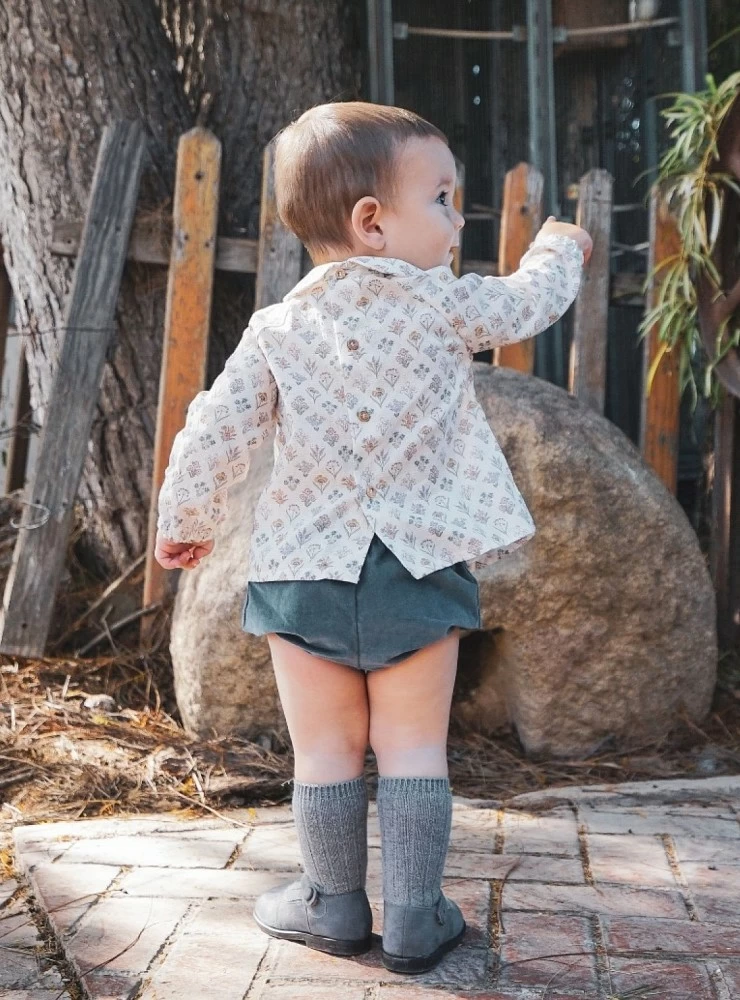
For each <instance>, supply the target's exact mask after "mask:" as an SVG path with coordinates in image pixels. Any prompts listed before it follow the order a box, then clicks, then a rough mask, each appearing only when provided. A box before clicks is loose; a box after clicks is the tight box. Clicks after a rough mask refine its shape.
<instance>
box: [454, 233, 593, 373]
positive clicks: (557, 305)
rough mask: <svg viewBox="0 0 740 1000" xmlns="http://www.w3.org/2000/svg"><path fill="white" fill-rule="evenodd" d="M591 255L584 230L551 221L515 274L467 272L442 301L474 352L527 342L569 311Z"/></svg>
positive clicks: (588, 239) (538, 236)
mask: <svg viewBox="0 0 740 1000" xmlns="http://www.w3.org/2000/svg"><path fill="white" fill-rule="evenodd" d="M590 254H591V238H590V237H589V235H588V233H586V231H585V230H583V229H580V228H579V227H578V226H572V225H569V224H568V223H562V222H556V221H555V220H554V219H548V221H547V222H546V223H545V225H544V226H543V227H542V229H541V230H540V231H539V233H538V234H537V237H536V239H535V240H534V242H533V244H532V246H531V247H530V248H529V250H528V251H527V253H525V254H524V256H523V257H522V260H521V263H520V265H519V269H518V270H517V271H515V272H514V274H511V275H508V276H507V277H504V278H500V277H493V276H488V277H482V276H481V275H479V274H465V275H463V276H462V277H461V278H457V279H453V280H452V281H448V283H447V286H446V288H445V294H444V295H443V297H441V299H440V300H439V301H440V304H441V306H442V309H443V311H444V313H445V315H446V316H447V319H448V320H449V321H450V322H451V323H452V324H453V325H454V326H455V327H456V328H457V329H458V331H459V333H460V335H461V337H462V338H463V340H464V341H465V343H466V344H467V346H468V349H469V350H470V353H471V354H476V353H477V352H478V351H487V350H490V349H491V348H494V347H501V346H503V345H505V344H515V343H517V342H518V341H520V340H528V339H529V338H530V337H534V336H536V335H537V334H538V333H542V331H543V330H546V329H547V328H548V327H549V326H552V324H553V323H555V322H556V321H557V320H558V319H560V317H561V316H562V315H563V313H564V312H565V311H566V309H568V307H569V306H570V304H571V303H572V302H573V300H574V299H575V297H576V294H577V293H578V289H579V287H580V282H581V272H582V269H583V264H584V262H585V261H587V260H588V258H589V256H590Z"/></svg>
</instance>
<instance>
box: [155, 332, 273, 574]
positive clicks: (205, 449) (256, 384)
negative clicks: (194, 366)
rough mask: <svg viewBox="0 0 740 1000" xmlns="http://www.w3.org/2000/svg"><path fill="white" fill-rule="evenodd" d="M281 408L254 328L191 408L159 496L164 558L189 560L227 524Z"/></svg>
mask: <svg viewBox="0 0 740 1000" xmlns="http://www.w3.org/2000/svg"><path fill="white" fill-rule="evenodd" d="M276 402H277V385H276V383H275V379H274V377H273V374H272V371H271V370H270V367H269V365H268V363H267V358H266V357H265V355H264V352H263V351H262V349H261V347H260V346H259V344H258V343H257V337H256V334H255V331H254V329H253V328H252V327H251V326H248V327H247V329H246V330H245V331H244V333H243V335H242V339H241V341H240V342H239V344H238V346H237V348H236V350H235V351H234V352H233V354H232V355H231V356H230V357H229V359H228V360H227V362H226V364H225V366H224V370H223V371H222V372H221V374H220V375H219V376H218V378H217V379H216V380H215V382H214V383H213V385H212V386H211V388H210V389H208V390H207V391H204V392H199V393H198V395H197V396H196V397H195V398H194V399H193V401H192V402H191V403H190V406H189V407H188V412H187V418H186V421H185V426H184V427H183V428H182V430H180V431H179V432H178V433H177V435H176V436H175V440H174V443H173V445H172V451H171V453H170V459H169V464H168V466H167V470H166V472H165V476H164V482H163V484H162V489H161V490H160V493H159V500H158V508H159V517H158V520H157V545H158V552H160V551H161V552H162V554H163V555H164V554H165V551H164V550H166V549H167V548H169V550H170V551H169V553H167V554H168V555H169V556H170V558H171V557H172V556H176V555H177V551H176V550H175V551H173V549H175V547H176V546H183V549H182V551H183V552H184V550H185V549H186V548H187V547H188V546H195V545H196V544H197V543H198V542H208V541H209V540H210V539H212V537H213V534H214V528H215V526H216V525H217V524H218V523H219V522H221V521H223V519H224V518H225V517H226V504H227V494H228V488H229V487H230V486H232V485H233V484H234V483H238V482H240V480H242V479H244V478H245V477H246V475H247V471H248V469H249V452H250V451H251V450H252V449H253V448H256V447H258V446H259V445H260V444H262V443H263V442H264V441H265V440H266V439H267V438H268V437H269V434H270V431H271V430H272V428H273V426H274V423H275V409H276ZM160 543H170V545H169V546H166V545H163V544H160ZM211 547H212V546H211ZM196 551H197V550H196ZM208 552H210V549H208V551H207V552H206V551H201V552H199V553H198V554H200V555H207V554H208ZM195 558H197V555H196V556H195ZM159 561H160V562H162V560H159ZM184 564H185V560H182V561H181V562H180V563H179V565H184ZM162 565H164V562H162ZM176 565H178V563H176ZM166 568H175V566H173V565H170V566H167V567H166Z"/></svg>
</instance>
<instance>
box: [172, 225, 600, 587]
mask: <svg viewBox="0 0 740 1000" xmlns="http://www.w3.org/2000/svg"><path fill="white" fill-rule="evenodd" d="M582 266H583V253H582V251H581V249H580V247H579V246H578V244H577V243H576V242H575V241H574V240H571V239H569V238H568V237H563V236H554V235H545V236H538V237H537V239H536V240H535V241H534V243H533V244H532V246H531V247H530V249H529V251H528V252H527V253H526V254H525V255H524V257H523V258H522V262H521V265H520V268H519V270H518V271H516V273H514V274H512V275H510V276H508V277H503V278H502V277H481V276H480V275H477V274H465V275H463V276H462V277H460V278H457V277H455V275H454V274H453V273H452V271H451V270H450V269H449V267H445V266H439V267H433V268H431V269H430V270H422V269H420V268H418V267H416V266H414V265H413V264H409V263H407V262H406V261H402V260H398V259H396V258H388V257H350V258H349V259H347V260H344V261H335V262H332V263H329V264H321V265H319V266H318V267H315V268H314V269H313V270H312V271H310V272H309V273H308V274H307V275H306V276H305V277H304V278H303V279H302V280H301V281H299V282H298V284H297V285H296V286H295V287H294V288H293V289H292V290H291V291H290V292H289V293H288V294H287V295H286V296H285V298H284V299H283V301H282V302H280V303H278V304H276V305H272V306H268V307H267V308H265V309H260V310H259V311H258V312H256V313H254V315H253V316H252V318H251V320H250V322H249V326H248V327H247V329H246V330H245V331H244V334H243V335H242V338H241V341H240V343H239V345H238V346H237V348H236V350H235V351H234V352H233V354H232V355H231V356H230V357H229V359H228V360H227V362H226V365H225V367H224V370H223V371H222V372H221V374H220V375H219V376H218V377H217V378H216V380H215V382H214V383H213V385H212V386H211V388H210V389H209V390H207V391H204V392H200V393H198V395H197V396H196V397H195V398H194V399H193V401H192V402H191V404H190V406H189V407H188V412H187V418H186V422H185V426H184V427H183V429H182V430H181V431H179V433H178V434H177V436H176V437H175V441H174V444H173V447H172V452H171V455H170V460H169V465H168V468H167V471H166V473H165V477H164V483H163V485H162V489H161V492H160V494H159V501H158V506H159V519H158V530H159V533H160V535H161V536H162V537H163V538H167V539H170V540H172V541H187V542H196V541H204V540H207V539H210V538H213V537H214V535H215V528H216V525H218V524H219V522H221V521H223V520H224V518H225V517H226V503H227V495H228V490H229V487H230V486H232V485H233V484H234V483H237V482H239V481H240V480H242V479H244V477H245V476H246V475H247V471H248V469H249V461H250V455H249V453H250V451H251V450H252V449H253V448H256V447H257V446H258V445H260V444H262V443H263V442H264V441H266V440H267V439H268V438H269V437H270V435H271V433H272V432H273V431H274V432H275V437H274V445H273V451H274V465H273V470H272V473H271V475H270V478H269V481H268V483H267V485H266V486H265V488H264V489H263V490H262V492H261V494H260V497H259V500H258V502H257V505H256V508H255V513H254V527H253V531H252V536H251V542H250V561H249V576H250V579H252V580H260V581H264V580H320V579H328V580H346V581H349V582H352V583H356V582H357V580H358V579H359V577H360V570H361V568H362V564H363V561H364V558H365V554H366V552H367V550H368V548H369V547H370V542H371V541H372V537H373V534H377V535H378V536H379V537H380V539H381V540H382V541H383V542H384V543H385V545H387V546H388V548H389V549H390V550H391V551H392V552H393V553H394V555H395V556H396V557H397V558H398V559H399V560H400V561H401V562H402V563H403V565H404V566H405V567H406V569H408V571H409V572H410V573H411V575H412V576H413V577H414V578H416V579H419V578H421V577H423V576H426V575H427V574H428V573H432V572H434V571H435V570H438V569H442V568H443V567H445V566H450V565H452V564H453V563H456V562H461V561H465V562H467V563H468V564H469V565H471V566H472V567H474V568H478V567H480V566H484V565H486V564H487V563H490V562H493V561H495V560H497V559H500V558H501V557H502V556H503V555H505V554H506V553H508V552H512V551H514V549H517V548H519V546H520V545H523V544H524V543H525V542H526V541H527V540H528V539H530V538H531V537H532V536H533V535H534V533H535V525H534V522H533V520H532V517H531V515H530V513H529V510H528V509H527V507H526V504H525V502H524V499H523V498H522V496H521V494H520V493H519V490H518V489H517V487H516V485H515V483H514V480H513V478H512V475H511V472H510V470H509V466H508V465H507V463H506V459H505V458H504V455H503V452H502V451H501V448H500V447H499V444H498V442H497V441H496V438H495V437H494V435H493V432H492V431H491V429H490V427H489V425H488V421H487V420H486V416H485V414H484V412H483V409H482V407H481V406H480V404H479V402H478V400H477V399H476V396H475V391H474V384H473V365H472V360H473V355H474V354H475V353H477V352H478V351H485V350H488V349H490V348H493V347H496V346H499V345H504V344H512V343H515V342H516V341H520V340H525V339H527V338H529V337H533V336H535V335H536V334H538V333H540V332H542V331H543V330H545V329H546V328H547V327H548V326H550V325H551V324H552V323H554V322H555V321H556V320H557V319H559V317H560V316H562V314H563V313H564V312H565V310H566V309H567V308H568V306H569V305H570V304H571V302H572V301H573V299H574V298H575V296H576V293H577V291H578V287H579V283H580V277H581V269H582Z"/></svg>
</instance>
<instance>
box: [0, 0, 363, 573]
mask: <svg viewBox="0 0 740 1000" xmlns="http://www.w3.org/2000/svg"><path fill="white" fill-rule="evenodd" d="M351 10H355V11H356V7H355V6H354V5H351V2H350V0H327V2H322V0H294V2H287V0H252V2H247V3H242V2H237V0H181V2H180V0H159V3H157V2H156V0H4V2H3V4H2V5H0V176H1V177H2V184H1V185H0V206H1V210H0V240H1V241H2V245H3V247H4V249H5V262H6V266H7V268H8V272H9V275H10V279H11V284H12V287H13V294H14V298H15V301H16V307H17V317H18V320H17V322H18V326H19V328H20V329H21V330H22V333H23V338H24V345H25V350H26V356H27V359H28V365H29V379H30V383H31V402H32V407H33V409H34V416H35V421H36V423H37V424H39V425H43V420H44V411H45V405H46V401H47V399H48V397H49V392H50V388H51V384H52V379H53V378H54V375H55V363H56V358H57V355H58V352H59V345H60V343H61V338H62V336H63V335H64V330H63V328H62V325H63V316H64V307H65V301H66V298H67V295H68V293H69V288H70V284H71V276H72V269H73V263H72V262H70V261H68V260H66V259H61V258H58V257H55V256H53V255H52V254H51V253H50V251H49V242H50V236H51V229H52V224H53V222H54V221H55V220H57V219H62V218H64V219H74V218H78V219H81V218H82V217H83V216H84V212H85V208H86V205H87V200H88V195H89V189H90V182H91V179H92V174H93V168H94V164H95V158H96V155H97V149H98V145H99V141H100V136H101V133H102V129H103V127H104V126H105V125H106V124H107V123H108V122H110V121H112V120H114V119H116V118H124V119H133V118H137V119H139V120H140V121H141V122H142V124H143V125H144V128H145V130H146V131H147V135H148V143H149V147H148V148H149V165H148V168H147V170H146V173H145V176H144V180H143V182H142V189H141V195H140V199H139V211H150V212H162V213H168V212H169V210H170V204H171V196H172V188H173V179H174V163H175V157H176V147H177V140H178V138H179V135H180V134H182V132H184V131H186V130H187V129H188V128H190V127H192V125H193V124H195V123H196V121H197V122H198V123H200V124H204V125H206V126H207V127H209V128H211V129H212V130H213V131H214V132H215V133H216V134H217V135H218V136H219V138H220V139H221V141H222V143H223V173H222V189H221V192H222V193H221V204H220V233H221V234H223V235H244V236H251V237H256V236H257V234H258V218H259V182H260V167H261V161H262V150H263V148H264V145H265V143H266V142H267V141H268V140H269V139H270V138H271V136H272V135H273V134H274V133H275V131H277V129H278V128H280V127H281V126H282V125H284V124H286V123H287V122H288V121H290V120H291V119H292V117H293V116H294V115H295V114H296V112H300V111H302V110H303V109H305V108H306V107H308V106H310V105H311V104H315V103H318V102H320V101H323V100H328V99H331V98H335V97H346V96H354V94H355V87H356V84H357V79H358V76H357V73H358V66H357V53H358V45H357V38H356V31H357V23H356V22H355V20H354V19H353V16H352V14H351V13H350V11H351ZM165 288H166V273H165V271H164V270H163V269H161V268H156V267H153V266H149V265H134V264H128V265H127V267H126V271H125V274H124V280H123V284H122V288H121V294H120V298H119V307H118V315H117V331H116V335H117V340H116V348H115V351H114V353H113V354H112V356H111V358H110V359H109V362H108V363H107V364H106V367H105V372H104V376H103V383H102V387H101V394H100V398H99V403H98V411H97V416H96V419H95V421H94V424H93V430H92V436H91V440H90V446H89V456H88V459H87V462H86V464H85V468H84V471H83V477H82V481H81V483H80V490H79V501H81V508H80V513H81V515H82V518H83V526H82V528H81V535H80V539H79V541H78V543H77V547H78V552H77V555H78V558H80V559H81V560H82V561H83V563H84V564H85V565H86V566H88V567H89V568H90V569H91V570H93V571H94V572H97V573H98V574H99V575H101V576H109V575H112V574H115V573H118V572H121V571H122V570H123V569H125V567H126V566H127V565H129V564H130V562H131V561H132V560H133V559H134V558H136V557H137V556H138V555H140V553H141V552H142V551H143V549H144V546H145V544H146V530H147V512H148V507H149V500H150V493H151V474H152V457H151V456H152V446H153V439H154V427H155V421H156V406H157V395H158V386H159V372H160V364H161V351H162V326H163V315H164V293H165ZM253 288H254V279H253V278H251V277H246V276H233V275H232V276H227V277H224V276H219V277H218V279H217V283H216V290H215V297H214V309H213V333H212V339H211V350H210V356H209V382H210V381H211V380H212V379H213V378H214V377H215V375H216V374H217V372H218V371H220V369H221V368H222V366H223V362H224V360H225V358H226V357H227V356H228V354H229V353H231V351H232V350H233V348H234V346H235V345H236V342H237V339H238V336H239V334H240V332H241V330H242V329H243V327H244V326H245V325H246V323H247V321H248V319H249V315H250V313H251V310H252V301H253Z"/></svg>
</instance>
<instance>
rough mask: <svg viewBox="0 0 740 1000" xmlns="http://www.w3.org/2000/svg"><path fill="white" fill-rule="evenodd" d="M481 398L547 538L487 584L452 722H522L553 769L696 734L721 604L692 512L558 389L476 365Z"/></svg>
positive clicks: (490, 574)
mask: <svg viewBox="0 0 740 1000" xmlns="http://www.w3.org/2000/svg"><path fill="white" fill-rule="evenodd" d="M475 386H476V395H477V397H478V399H479V401H480V403H481V405H482V407H483V409H484V410H485V413H486V416H487V417H488V421H489V423H490V425H491V427H492V429H493V431H494V433H495V434H496V436H497V438H498V441H499V443H500V444H501V447H502V449H503V452H504V454H505V455H506V459H507V461H508V462H509V465H510V467H511V470H512V473H513V475H514V479H515V480H516V482H517V485H518V487H519V489H520V490H521V492H522V494H523V496H524V498H525V500H526V502H527V505H528V506H529V509H530V511H531V512H532V516H533V518H534V521H535V524H536V525H537V533H536V535H535V536H534V538H533V539H532V540H531V541H530V542H528V543H527V544H526V545H524V546H523V547H522V548H521V549H519V550H517V551H516V552H513V553H511V554H510V555H509V556H507V557H506V558H505V559H502V560H500V561H499V562H497V563H494V564H493V565H492V566H490V567H484V568H483V569H480V570H478V571H477V576H478V580H479V583H480V588H481V610H482V618H483V622H482V625H483V629H484V630H485V634H484V635H483V636H480V635H479V633H476V636H475V638H476V639H477V640H478V641H476V642H475V644H474V651H475V655H474V656H469V655H466V656H465V657H464V658H465V662H464V664H463V663H461V669H460V671H459V682H458V691H457V698H456V701H455V705H454V708H453V715H454V718H455V719H456V720H457V721H458V722H460V723H461V724H463V725H468V726H470V727H472V728H474V729H476V730H480V731H483V732H492V731H494V730H495V729H497V728H499V727H500V726H502V725H505V724H507V723H508V724H512V725H513V726H514V727H515V729H516V731H517V734H518V736H519V738H520V740H521V742H522V744H523V745H524V747H525V748H526V749H527V750H528V751H530V752H547V753H550V754H552V755H554V756H561V755H578V754H588V753H590V752H592V751H593V750H594V749H595V748H596V747H597V746H599V745H600V744H602V743H607V744H611V745H612V746H613V747H615V748H616V749H627V748H629V747H634V746H637V745H639V744H641V743H644V742H649V741H652V740H658V739H660V738H661V737H662V736H664V735H665V734H666V733H667V731H668V730H669V729H670V728H671V727H672V726H673V725H675V723H676V722H677V720H678V716H679V713H680V712H681V711H685V712H686V715H687V716H688V718H689V719H691V720H693V721H700V720H701V719H702V718H703V717H704V716H705V715H706V714H707V712H708V711H709V709H710V705H711V701H712V693H713V691H714V686H715V682H716V669H717V635H716V607H715V594H714V589H713V586H712V582H711V578H710V576H709V572H708V570H707V566H706V562H705V558H704V556H703V554H702V552H701V549H700V547H699V543H698V540H697V536H696V533H695V532H694V530H693V528H692V526H691V524H690V522H689V520H688V518H687V517H686V514H685V513H684V511H683V508H682V507H681V506H680V504H679V503H678V501H677V500H676V499H675V497H674V496H673V495H672V494H671V493H670V492H669V491H668V490H667V489H666V488H665V486H664V485H663V483H662V482H661V480H660V479H659V478H658V477H657V476H656V475H655V473H654V472H653V471H652V470H651V469H650V468H649V467H648V466H647V465H646V464H645V462H644V461H643V459H642V457H641V456H640V453H639V451H638V450H637V448H635V446H634V445H633V443H632V442H631V441H630V440H629V438H628V437H627V436H626V435H625V434H623V433H622V431H621V430H619V428H617V427H616V426H615V425H614V424H612V423H611V422H610V421H608V420H606V419H605V418H604V417H602V416H600V415H599V414H597V413H595V412H594V411H593V410H591V409H590V408H589V407H587V406H584V405H583V404H581V403H579V401H578V400H577V399H576V398H575V397H573V396H571V395H570V394H569V393H567V392H565V391H564V390H563V389H560V388H559V387H558V386H554V385H552V384H551V383H549V382H545V381H543V380H541V379H538V378H533V377H531V376H525V375H521V374H519V373H518V372H514V371H512V370H510V369H504V368H493V367H491V366H489V365H484V364H481V363H476V364H475ZM464 644H465V641H464ZM464 652H465V653H467V650H465V651H464ZM462 659H463V656H461V661H462Z"/></svg>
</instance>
